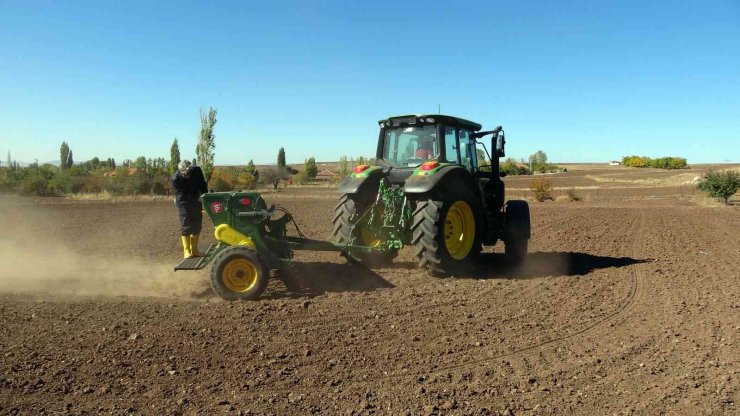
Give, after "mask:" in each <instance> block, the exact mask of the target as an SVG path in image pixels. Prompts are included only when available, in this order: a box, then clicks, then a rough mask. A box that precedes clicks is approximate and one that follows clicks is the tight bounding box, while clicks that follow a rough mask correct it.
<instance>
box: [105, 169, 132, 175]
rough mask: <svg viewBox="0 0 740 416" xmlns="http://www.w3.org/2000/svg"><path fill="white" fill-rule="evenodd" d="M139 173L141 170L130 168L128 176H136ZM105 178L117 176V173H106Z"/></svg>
mask: <svg viewBox="0 0 740 416" xmlns="http://www.w3.org/2000/svg"><path fill="white" fill-rule="evenodd" d="M138 171H139V168H128V176H134V175H136V172H138ZM103 176H116V171H115V170H114V171H111V172H105V173H104V174H103Z"/></svg>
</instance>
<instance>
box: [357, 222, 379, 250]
mask: <svg viewBox="0 0 740 416" xmlns="http://www.w3.org/2000/svg"><path fill="white" fill-rule="evenodd" d="M360 237H361V238H362V243H363V244H364V245H366V246H368V247H377V246H378V245H380V238H378V236H377V235H375V233H374V232H372V231H370V230H369V229H367V228H365V227H362V228H361V229H360Z"/></svg>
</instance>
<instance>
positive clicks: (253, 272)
mask: <svg viewBox="0 0 740 416" xmlns="http://www.w3.org/2000/svg"><path fill="white" fill-rule="evenodd" d="M269 279H270V270H269V269H268V268H267V267H266V266H265V264H264V263H263V262H262V260H261V259H260V258H259V256H258V255H257V252H256V251H254V250H252V249H250V248H247V247H240V246H233V247H229V248H226V249H224V250H223V251H222V252H220V253H219V254H218V255H217V256H216V258H215V259H214V260H213V268H212V269H211V288H213V291H214V292H216V294H217V295H219V296H220V297H222V298H224V299H226V300H241V299H247V300H251V299H257V298H258V297H259V296H260V295H261V294H262V293H263V292H264V291H265V289H266V288H267V282H268V280H269Z"/></svg>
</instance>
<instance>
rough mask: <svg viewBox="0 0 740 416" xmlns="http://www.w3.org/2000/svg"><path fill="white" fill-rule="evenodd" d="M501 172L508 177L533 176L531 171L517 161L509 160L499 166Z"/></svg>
mask: <svg viewBox="0 0 740 416" xmlns="http://www.w3.org/2000/svg"><path fill="white" fill-rule="evenodd" d="M499 172H503V173H505V174H506V175H507V176H518V175H531V172H530V171H529V169H527V167H526V166H524V165H523V164H521V163H517V161H516V160H514V159H512V158H508V159H506V160H505V161H504V163H502V164H501V165H500V166H499Z"/></svg>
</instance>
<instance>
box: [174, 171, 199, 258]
mask: <svg viewBox="0 0 740 416" xmlns="http://www.w3.org/2000/svg"><path fill="white" fill-rule="evenodd" d="M172 187H173V188H175V205H177V213H178V214H179V216H180V231H181V236H182V237H181V239H182V250H183V257H185V258H186V259H188V258H191V257H202V256H203V253H201V252H200V250H199V249H198V237H199V235H200V230H201V227H202V225H203V211H202V208H201V195H203V194H204V193H206V192H208V184H207V183H206V179H205V177H203V171H202V170H201V168H200V166H196V165H193V164H191V163H190V161H188V160H183V161H182V162H180V164H179V165H178V166H177V172H175V174H174V175H173V176H172Z"/></svg>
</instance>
